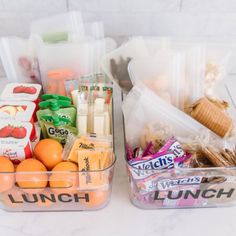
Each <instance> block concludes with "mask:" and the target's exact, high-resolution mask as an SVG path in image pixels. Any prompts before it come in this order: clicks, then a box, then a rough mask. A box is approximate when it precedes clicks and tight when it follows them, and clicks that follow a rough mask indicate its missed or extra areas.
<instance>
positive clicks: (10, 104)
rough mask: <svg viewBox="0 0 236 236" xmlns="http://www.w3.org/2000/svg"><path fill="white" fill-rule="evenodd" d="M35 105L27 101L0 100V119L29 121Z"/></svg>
mask: <svg viewBox="0 0 236 236" xmlns="http://www.w3.org/2000/svg"><path fill="white" fill-rule="evenodd" d="M35 107H36V105H35V103H33V102H28V101H20V102H17V101H0V119H6V120H19V121H30V120H31V118H32V116H33V113H34V110H35Z"/></svg>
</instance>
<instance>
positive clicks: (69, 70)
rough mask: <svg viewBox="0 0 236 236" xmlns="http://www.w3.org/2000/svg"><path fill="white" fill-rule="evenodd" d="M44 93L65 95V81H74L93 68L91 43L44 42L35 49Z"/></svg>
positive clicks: (90, 71)
mask: <svg viewBox="0 0 236 236" xmlns="http://www.w3.org/2000/svg"><path fill="white" fill-rule="evenodd" d="M37 56H38V60H39V65H40V72H41V78H42V82H43V88H44V92H45V93H58V94H60V95H66V90H65V87H66V83H71V82H75V83H77V82H76V81H77V80H78V79H79V78H80V77H81V76H83V75H87V74H90V73H92V70H93V68H92V67H93V45H92V44H91V43H89V42H85V43H57V44H44V45H41V46H40V47H39V48H38V49H37Z"/></svg>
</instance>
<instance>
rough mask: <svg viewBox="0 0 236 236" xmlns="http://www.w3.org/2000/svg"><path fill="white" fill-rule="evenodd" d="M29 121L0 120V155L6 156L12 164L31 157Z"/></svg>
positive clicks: (30, 128)
mask: <svg viewBox="0 0 236 236" xmlns="http://www.w3.org/2000/svg"><path fill="white" fill-rule="evenodd" d="M31 133H32V124H31V123H30V122H21V121H16V120H14V121H12V120H0V156H6V157H8V158H9V159H10V160H11V161H12V162H13V163H14V164H19V163H20V162H21V161H23V160H24V159H27V158H31V157H32V149H31V143H30V135H31Z"/></svg>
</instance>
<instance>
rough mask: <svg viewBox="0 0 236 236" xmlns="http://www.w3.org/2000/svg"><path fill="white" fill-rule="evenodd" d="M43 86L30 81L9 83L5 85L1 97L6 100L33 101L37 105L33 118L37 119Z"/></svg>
mask: <svg viewBox="0 0 236 236" xmlns="http://www.w3.org/2000/svg"><path fill="white" fill-rule="evenodd" d="M41 89H42V86H41V85H40V84H30V83H9V84H7V85H6V86H5V88H4V90H3V91H2V94H1V95H0V99H1V100H4V101H31V102H34V103H35V105H36V108H35V111H34V114H33V119H34V121H37V118H36V111H37V110H38V103H39V94H40V92H41Z"/></svg>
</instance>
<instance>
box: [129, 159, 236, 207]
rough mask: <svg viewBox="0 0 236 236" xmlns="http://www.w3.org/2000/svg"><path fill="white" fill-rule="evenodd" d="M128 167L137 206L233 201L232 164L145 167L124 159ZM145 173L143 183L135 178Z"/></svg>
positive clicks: (235, 170) (226, 203)
mask: <svg viewBox="0 0 236 236" xmlns="http://www.w3.org/2000/svg"><path fill="white" fill-rule="evenodd" d="M127 169H128V176H129V194H130V200H131V202H132V203H133V204H134V205H135V206H137V207H139V208H143V209H164V208H189V207H198V208H199V207H220V206H230V205H234V204H235V203H236V189H235V188H236V177H235V176H236V168H235V167H232V168H219V167H218V168H195V169H194V168H187V169H184V168H182V169H175V170H169V171H167V170H163V171H160V170H159V171H157V170H152V169H150V170H145V171H144V170H140V169H137V168H134V167H131V166H130V165H129V164H128V163H127ZM144 175H145V176H149V177H146V178H148V179H149V181H145V184H144V182H142V181H141V179H139V180H137V178H138V177H139V178H141V176H144ZM150 189H152V190H153V191H150Z"/></svg>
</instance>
